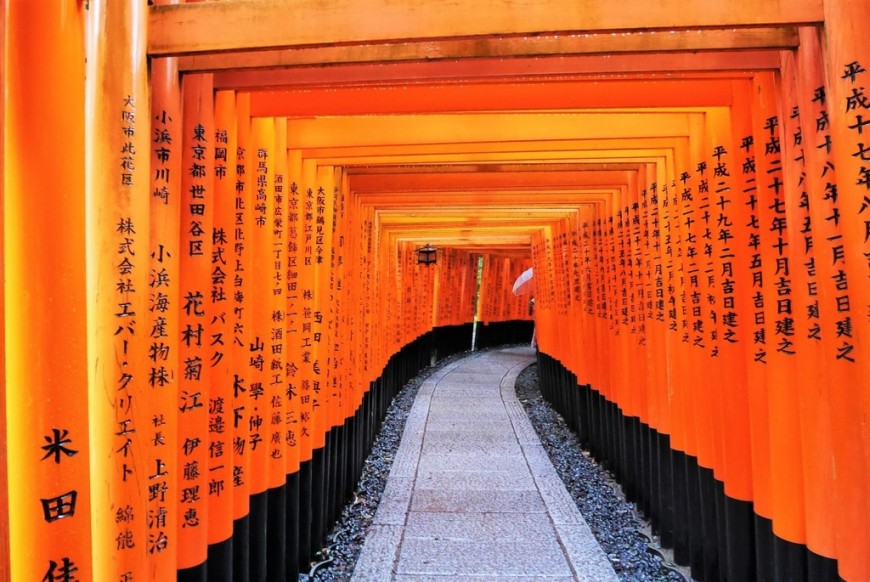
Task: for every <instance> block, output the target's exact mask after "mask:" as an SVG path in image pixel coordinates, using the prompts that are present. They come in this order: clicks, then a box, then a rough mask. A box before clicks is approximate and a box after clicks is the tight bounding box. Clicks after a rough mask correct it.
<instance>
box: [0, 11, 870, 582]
mask: <svg viewBox="0 0 870 582" xmlns="http://www.w3.org/2000/svg"><path fill="white" fill-rule="evenodd" d="M155 4H157V5H156V6H149V5H148V3H147V2H145V1H143V0H137V1H132V2H121V3H110V2H107V1H106V0H90V1H88V2H82V1H80V0H79V1H78V2H75V3H70V2H59V1H57V0H44V1H43V0H40V1H24V0H10V1H9V2H4V3H0V28H2V33H3V35H2V36H3V38H4V43H2V44H0V47H4V48H0V54H2V59H0V63H2V65H0V67H2V68H0V77H2V83H3V86H4V89H5V91H4V92H2V93H0V95H2V97H0V103H2V108H0V110H2V114H0V127H2V133H3V136H4V141H3V142H2V146H0V167H2V173H3V177H4V180H3V184H2V194H3V200H4V205H3V223H2V224H3V226H2V228H3V238H2V245H3V254H2V256H3V268H4V275H5V281H6V284H5V286H4V287H3V297H4V303H3V309H2V310H0V317H2V319H3V326H4V330H5V334H4V336H3V339H2V341H3V342H4V349H3V354H4V366H3V368H2V369H3V373H4V381H3V382H2V386H3V388H2V389H3V397H2V398H0V403H2V404H0V406H2V408H0V412H2V416H3V418H4V419H5V421H4V422H0V451H2V455H3V456H2V457H0V492H2V494H0V503H2V504H3V507H8V508H9V510H8V512H0V516H2V520H0V579H5V580H16V581H17V580H19V579H20V580H83V581H87V580H95V581H110V582H112V581H116V580H117V581H123V582H130V581H136V582H141V581H143V580H171V579H173V578H174V577H176V576H177V577H178V579H179V580H206V579H207V580H229V579H236V580H255V581H259V580H284V579H285V578H288V577H289V578H292V577H293V576H295V571H296V569H298V567H299V564H300V563H303V562H305V560H307V559H308V557H310V554H311V553H312V552H311V548H312V547H313V546H312V544H315V545H316V544H317V543H319V540H320V539H321V538H322V537H323V534H324V533H325V530H326V527H327V526H326V524H327V523H328V522H329V521H330V520H331V519H332V518H333V517H334V516H335V515H336V513H337V511H338V510H339V509H340V503H341V501H342V500H343V497H344V494H345V493H346V487H347V485H346V484H347V483H351V486H352V483H353V477H354V475H356V474H357V473H356V471H357V470H358V469H359V466H360V465H361V462H362V459H363V452H364V451H363V449H364V448H365V446H366V445H367V444H368V443H370V442H371V439H372V438H373V436H374V435H373V433H372V427H373V426H374V419H376V418H377V417H378V414H382V412H383V405H384V402H386V401H387V398H388V397H389V395H390V394H391V391H392V390H394V389H396V388H397V385H398V386H400V385H401V381H402V380H404V377H407V376H408V375H409V374H412V373H413V372H416V370H417V369H419V368H420V367H421V366H423V365H425V363H427V361H428V360H427V357H428V353H429V349H430V347H431V344H432V342H433V341H435V339H433V338H438V337H450V338H453V337H454V336H455V334H453V335H449V336H448V335H441V336H439V335H438V333H437V332H438V330H444V329H447V328H451V329H454V328H455V329H456V330H462V329H465V327H466V326H467V325H468V324H469V323H470V322H471V321H472V320H473V319H474V318H475V316H476V315H477V316H478V317H479V319H480V320H481V321H484V322H492V323H496V322H515V321H520V320H525V319H528V317H529V316H528V313H527V312H526V311H524V310H523V300H515V299H512V298H511V297H510V296H509V295H508V293H505V292H504V288H505V285H504V283H505V281H508V280H509V279H510V277H511V276H512V275H513V274H514V273H518V272H521V271H522V270H523V269H525V268H527V267H528V266H529V265H533V267H534V269H535V273H536V278H537V292H536V295H537V296H536V314H535V321H536V325H537V329H538V341H539V346H540V347H539V349H540V353H541V360H540V361H541V369H542V374H543V378H544V380H545V381H546V382H548V383H549V386H550V389H551V391H552V392H553V394H555V395H556V398H557V399H558V401H559V403H560V406H562V408H563V411H564V412H565V413H566V415H570V416H571V417H572V418H574V419H578V420H577V421H576V424H577V427H578V430H579V431H580V434H581V438H582V439H583V440H585V441H586V442H588V444H589V446H590V447H591V449H592V450H593V453H594V454H596V456H601V457H603V458H606V459H607V460H608V461H609V462H611V463H612V464H613V465H614V466H615V467H616V470H617V472H618V473H619V477H620V479H621V480H622V482H623V484H624V485H625V488H626V491H627V494H628V495H629V496H630V497H632V498H634V499H635V500H637V502H638V503H639V504H640V505H641V506H642V508H643V509H644V511H645V512H646V513H647V514H648V515H649V516H650V517H651V519H652V521H653V524H654V527H655V528H656V529H657V531H658V532H659V533H660V534H661V536H662V540H663V543H665V544H666V545H672V546H673V547H674V549H675V554H676V556H677V559H678V560H679V561H681V562H684V563H687V564H690V565H691V567H692V572H693V576H694V577H695V578H697V579H702V580H719V579H729V580H751V579H771V580H772V579H775V580H803V579H807V580H836V579H837V577H838V576H839V577H840V578H842V579H844V580H848V581H850V582H852V581H861V580H870V557H868V552H867V540H870V434H868V423H867V421H866V419H867V416H868V414H870V384H868V382H867V381H866V380H865V378H866V377H867V376H868V374H867V372H868V367H870V358H868V353H870V329H868V309H870V285H867V284H866V280H865V277H866V276H867V275H868V272H867V270H868V269H870V263H868V261H867V258H868V257H870V247H868V245H870V236H868V233H870V218H866V215H867V212H868V211H867V208H868V207H870V199H868V196H870V138H867V137H866V135H870V134H865V132H870V112H868V111H870V96H868V95H867V92H866V89H865V87H866V86H867V83H866V82H867V79H870V73H868V72H867V67H868V66H870V43H868V40H867V39H866V31H865V30H864V29H865V28H866V23H868V22H870V3H867V2H862V1H856V0H851V1H850V0H790V1H785V0H778V1H774V2H767V3H757V2H750V1H748V0H739V1H731V2H713V3H711V2H709V1H708V0H683V1H681V2H679V3H674V4H673V5H665V4H663V3H661V2H657V1H655V0H635V1H633V2H632V4H631V7H630V9H629V8H628V7H626V6H622V5H619V4H617V3H600V2H594V1H592V0H582V1H579V2H577V1H574V2H556V3H554V2H542V1H540V0H472V1H470V2H463V3H462V4H461V5H460V4H453V5H449V6H444V7H441V6H437V7H436V6H429V5H427V4H423V3H412V2H411V3H398V4H397V3H395V2H390V1H387V0H353V1H351V2H346V1H344V2H337V1H334V2H322V1H317V2H314V1H308V0H305V1H302V2H293V3H288V2H283V1H279V0H225V1H214V2H191V3H187V4H182V3H178V2H155ZM480 15H485V18H481V17H479V16H480ZM4 51H5V52H4ZM49 169H50V171H52V174H53V175H55V178H54V179H53V180H51V181H50V183H46V182H45V180H43V177H44V173H45V172H46V171H47V170H49ZM426 242H431V243H432V244H434V245H436V246H440V247H443V248H444V251H442V260H441V261H440V262H439V264H438V266H437V267H436V268H427V267H423V266H419V265H416V264H415V263H416V258H415V252H414V251H415V249H416V248H418V247H419V246H421V245H422V244H424V243H426ZM480 257H484V271H483V278H482V287H483V290H484V291H483V293H482V294H481V296H480V298H479V305H476V304H475V287H476V286H475V283H476V277H477V266H478V260H479V258H480ZM451 341H453V340H452V339H451ZM450 347H452V346H445V348H450ZM232 576H235V578H232Z"/></svg>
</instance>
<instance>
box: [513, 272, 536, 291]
mask: <svg viewBox="0 0 870 582" xmlns="http://www.w3.org/2000/svg"><path fill="white" fill-rule="evenodd" d="M534 290H535V278H534V274H533V273H532V270H531V269H529V270H527V271H523V274H522V275H520V276H519V277H517V280H516V282H515V283H514V295H525V294H527V293H532V292H533V291H534Z"/></svg>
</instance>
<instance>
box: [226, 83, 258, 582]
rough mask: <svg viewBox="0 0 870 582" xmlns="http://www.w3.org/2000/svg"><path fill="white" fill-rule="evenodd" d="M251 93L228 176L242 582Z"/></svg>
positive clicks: (244, 573) (240, 115) (247, 480)
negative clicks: (232, 193) (230, 188)
mask: <svg viewBox="0 0 870 582" xmlns="http://www.w3.org/2000/svg"><path fill="white" fill-rule="evenodd" d="M250 109H251V107H250V95H249V94H247V93H239V94H237V95H236V127H237V134H238V135H237V142H238V145H237V147H236V156H235V157H236V164H235V168H234V170H233V171H231V175H232V176H234V179H235V205H234V209H233V235H232V241H233V247H232V253H231V255H230V256H231V257H232V261H231V263H230V264H231V265H232V268H231V276H232V281H233V283H232V295H233V299H232V301H233V303H232V317H231V319H230V321H232V330H233V332H232V349H231V353H232V366H233V376H232V379H233V400H232V409H233V411H232V418H233V423H232V427H233V428H232V431H233V447H232V463H233V479H232V496H233V580H234V581H237V582H246V581H247V580H249V577H250V567H249V565H250V527H251V523H250V496H249V495H250V491H251V475H250V474H251V462H250V458H251V453H250V449H249V448H248V446H247V445H248V432H249V431H248V423H249V420H250V418H251V408H252V407H251V406H250V402H251V400H250V398H249V396H248V389H249V388H250V382H251V373H250V369H249V362H250V344H251V313H252V311H253V299H252V297H251V295H250V291H251V287H252V284H253V281H252V278H253V272H252V267H251V256H252V255H251V253H252V246H253V245H252V242H251V241H252V238H251V237H252V235H253V231H252V223H251V221H252V214H251V208H252V206H253V188H254V181H253V178H252V172H253V164H252V160H253V159H254V151H253V144H252V141H251V117H250Z"/></svg>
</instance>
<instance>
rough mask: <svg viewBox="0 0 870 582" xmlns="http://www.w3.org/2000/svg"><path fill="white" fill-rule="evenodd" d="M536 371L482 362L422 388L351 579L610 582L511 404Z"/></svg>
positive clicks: (516, 363)
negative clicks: (518, 385) (526, 376)
mask: <svg viewBox="0 0 870 582" xmlns="http://www.w3.org/2000/svg"><path fill="white" fill-rule="evenodd" d="M534 361H535V352H534V350H532V349H531V348H510V349H503V350H498V351H489V352H483V353H480V354H474V355H471V356H469V357H467V358H464V359H462V360H459V361H457V362H454V363H452V364H450V365H448V366H445V367H444V368H442V369H441V370H439V371H437V372H436V373H435V374H434V375H433V376H431V377H430V378H428V379H427V380H426V382H425V383H424V384H423V386H422V387H421V388H420V391H419V393H418V395H417V399H416V400H415V401H414V406H413V408H412V409H411V413H410V415H409V417H408V421H407V423H406V425H405V433H404V435H403V437H402V443H401V445H400V447H399V452H398V453H397V455H396V459H395V462H394V463H393V467H392V470H391V471H390V476H389V479H388V480H387V487H386V490H385V491H384V496H383V499H382V501H381V505H380V506H379V507H378V511H377V513H376V514H375V516H374V520H373V526H372V527H371V528H370V530H369V532H368V534H367V536H366V541H365V545H364V546H363V550H362V554H361V555H360V558H359V561H358V562H357V565H356V568H355V569H354V576H353V578H352V580H354V581H357V580H358V581H373V582H387V581H395V582H446V581H448V580H461V581H464V582H484V581H486V582H500V581H506V582H507V581H510V582H519V581H530V580H543V581H547V582H568V581H572V580H574V581H576V580H580V581H584V582H586V581H589V582H609V581H614V582H615V581H616V580H617V577H616V574H615V573H614V571H613V569H612V567H611V566H610V563H609V561H608V559H607V556H605V554H604V552H603V551H602V550H601V547H600V546H599V545H598V542H596V541H595V538H594V537H593V536H592V533H591V532H590V531H589V527H588V526H587V525H586V522H585V521H584V520H583V517H582V516H581V515H580V512H579V511H578V510H577V507H576V506H575V505H574V502H573V501H572V500H571V497H570V495H569V494H568V492H567V491H566V490H565V487H564V485H563V484H562V481H561V480H560V479H559V476H558V475H557V474H556V471H555V469H554V468H553V465H552V463H551V462H550V459H549V458H548V456H547V452H546V451H545V450H544V449H543V447H542V446H541V442H540V440H539V439H538V436H537V434H535V431H534V429H533V428H532V425H531V424H530V423H529V419H528V417H527V416H526V413H525V411H524V410H523V408H522V406H521V405H520V403H519V401H518V400H517V399H516V395H515V393H514V383H515V382H516V378H517V375H518V374H519V373H520V372H521V371H522V370H523V369H524V368H526V367H527V366H528V365H529V364H532V363H533V362H534Z"/></svg>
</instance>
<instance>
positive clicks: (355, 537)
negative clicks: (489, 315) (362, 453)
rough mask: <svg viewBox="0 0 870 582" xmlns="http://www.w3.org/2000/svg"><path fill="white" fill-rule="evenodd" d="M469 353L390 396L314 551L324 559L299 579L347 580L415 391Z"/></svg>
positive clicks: (425, 372)
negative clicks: (350, 491) (352, 483)
mask: <svg viewBox="0 0 870 582" xmlns="http://www.w3.org/2000/svg"><path fill="white" fill-rule="evenodd" d="M475 353H479V352H475ZM470 354H471V352H464V353H460V354H456V355H453V356H450V357H449V358H445V359H443V360H441V361H440V362H438V364H437V365H435V366H432V367H429V368H426V369H425V370H423V371H422V372H421V373H420V374H419V375H418V376H417V377H416V378H413V379H412V380H411V381H410V382H408V383H407V384H405V386H404V388H402V390H401V391H400V392H399V393H398V394H397V395H396V397H395V399H393V402H392V404H390V407H389V408H388V409H387V417H386V419H385V420H384V424H383V426H382V427H381V431H380V433H379V434H378V436H377V437H376V438H375V443H374V446H373V447H372V452H371V454H370V455H369V457H368V459H366V462H365V467H364V468H363V472H362V477H360V480H359V483H358V484H357V487H356V490H355V491H354V499H353V501H351V502H350V503H348V504H347V505H346V506H345V507H344V509H343V510H342V512H341V519H339V520H338V522H337V523H336V524H335V526H334V528H333V529H332V531H330V532H329V534H328V535H327V537H326V540H324V547H323V549H322V550H321V551H320V553H319V554H318V555H317V558H318V560H320V561H321V562H325V563H323V564H322V565H321V566H320V567H317V569H316V570H314V576H313V577H311V576H309V575H308V574H300V575H299V580H300V581H309V580H310V581H314V580H319V581H323V582H347V581H349V580H350V578H351V575H352V574H353V568H354V566H355V565H356V562H357V559H358V558H359V554H360V551H361V550H362V546H363V542H364V541H365V538H366V532H367V530H368V527H369V526H370V525H371V523H372V518H373V517H374V515H375V512H376V511H377V509H378V505H379V504H380V501H381V496H382V495H383V493H384V487H385V486H386V484H387V477H388V476H389V474H390V469H391V468H392V466H393V459H394V458H395V456H396V451H398V450H399V442H400V441H401V439H402V433H403V432H404V431H405V421H406V420H407V419H408V413H409V412H410V411H411V407H412V406H413V405H414V399H415V398H416V397H417V391H418V390H419V389H420V386H421V385H422V384H423V382H424V381H425V380H426V378H428V377H429V376H431V375H432V373H433V372H435V371H436V370H438V369H439V368H441V367H442V366H446V365H447V364H450V363H451V362H455V361H456V360H459V359H461V358H464V357H466V356H468V355H470Z"/></svg>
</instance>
